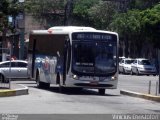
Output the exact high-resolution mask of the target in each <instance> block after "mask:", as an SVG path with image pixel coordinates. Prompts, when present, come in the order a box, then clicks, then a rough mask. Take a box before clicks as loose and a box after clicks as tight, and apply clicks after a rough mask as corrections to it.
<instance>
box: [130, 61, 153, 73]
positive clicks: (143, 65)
mask: <svg viewBox="0 0 160 120" xmlns="http://www.w3.org/2000/svg"><path fill="white" fill-rule="evenodd" d="M131 74H136V75H140V74H141V75H154V76H155V75H156V68H155V66H154V65H152V64H151V62H150V61H149V60H148V59H145V58H137V59H135V61H134V62H133V63H132V65H131Z"/></svg>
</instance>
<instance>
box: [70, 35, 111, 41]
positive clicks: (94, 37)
mask: <svg viewBox="0 0 160 120" xmlns="http://www.w3.org/2000/svg"><path fill="white" fill-rule="evenodd" d="M72 38H73V40H112V39H113V35H111V34H105V33H74V34H73V35H72Z"/></svg>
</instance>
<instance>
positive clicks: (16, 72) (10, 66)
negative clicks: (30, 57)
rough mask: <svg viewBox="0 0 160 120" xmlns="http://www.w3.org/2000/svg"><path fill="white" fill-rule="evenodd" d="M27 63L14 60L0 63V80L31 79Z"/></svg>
mask: <svg viewBox="0 0 160 120" xmlns="http://www.w3.org/2000/svg"><path fill="white" fill-rule="evenodd" d="M27 65H28V64H27V61H23V60H12V61H4V62H0V80H2V81H5V80H6V78H29V75H28V70H27Z"/></svg>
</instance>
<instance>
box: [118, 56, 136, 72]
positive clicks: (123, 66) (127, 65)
mask: <svg viewBox="0 0 160 120" xmlns="http://www.w3.org/2000/svg"><path fill="white" fill-rule="evenodd" d="M133 61H134V59H131V58H124V59H122V60H121V61H120V63H119V73H123V74H127V73H129V74H130V73H131V63H132V62H133Z"/></svg>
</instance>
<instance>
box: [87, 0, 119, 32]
mask: <svg viewBox="0 0 160 120" xmlns="http://www.w3.org/2000/svg"><path fill="white" fill-rule="evenodd" d="M88 12H89V18H90V19H91V20H92V21H93V24H94V26H95V27H96V28H99V29H105V30H107V29H108V26H109V24H110V23H111V21H112V19H113V16H114V14H115V12H116V10H115V4H114V3H112V2H110V1H99V3H98V4H95V5H94V6H93V7H92V8H90V9H89V10H88Z"/></svg>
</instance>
